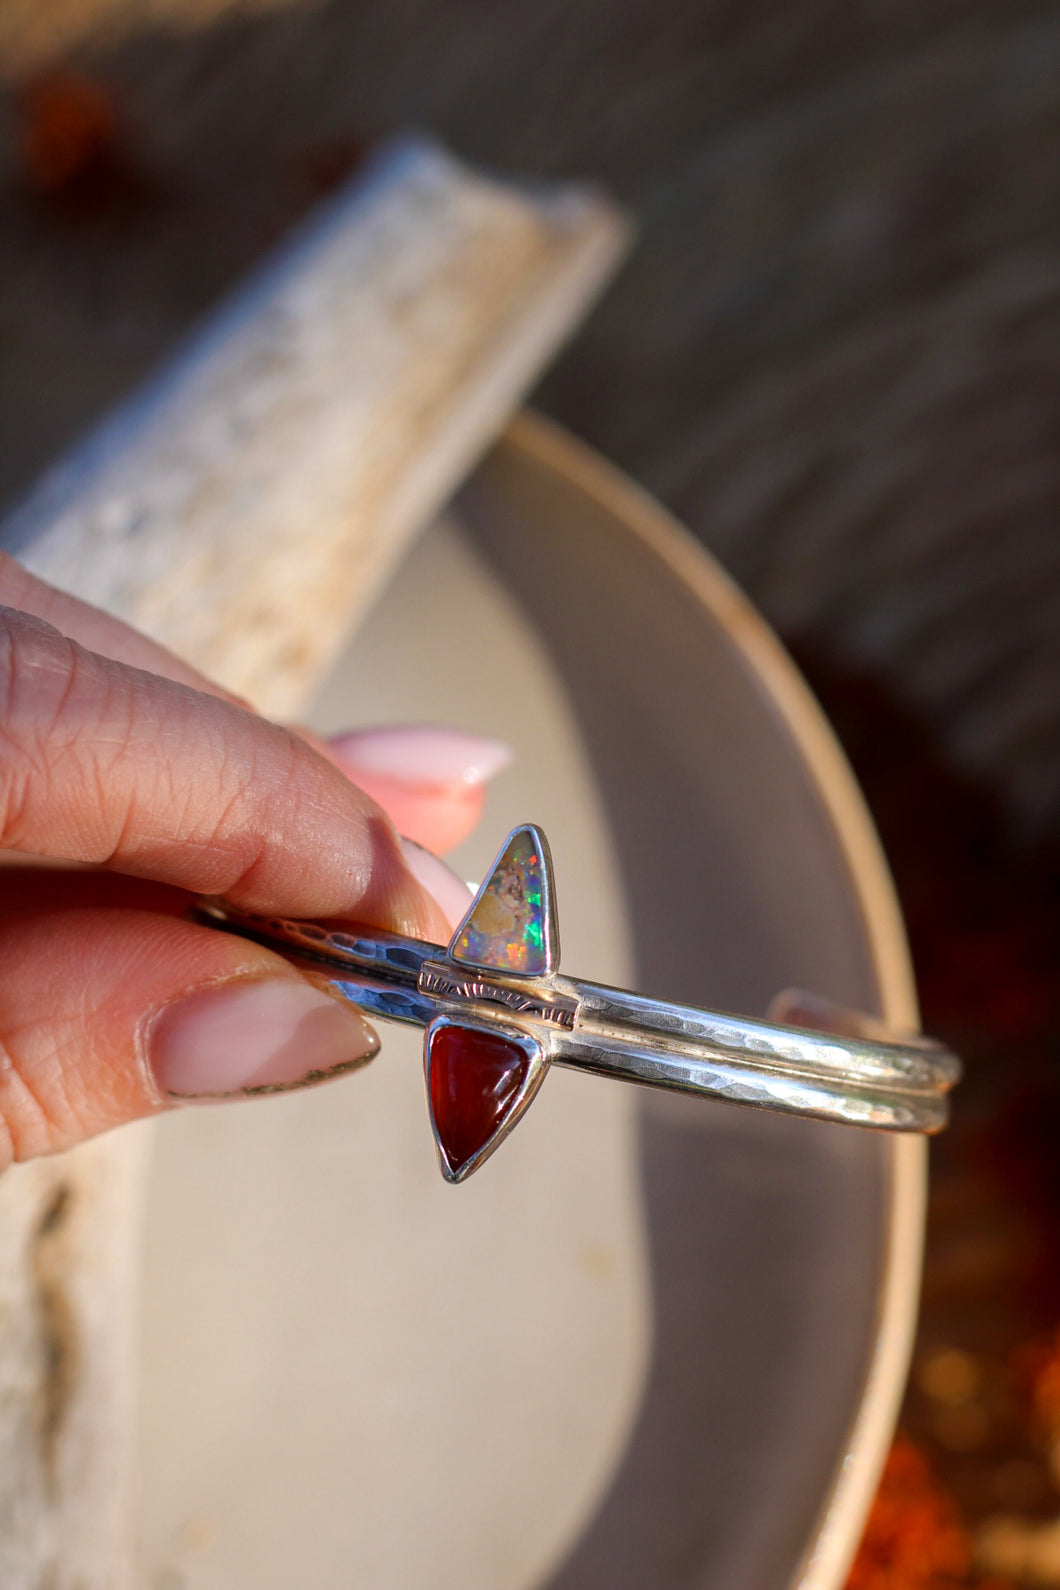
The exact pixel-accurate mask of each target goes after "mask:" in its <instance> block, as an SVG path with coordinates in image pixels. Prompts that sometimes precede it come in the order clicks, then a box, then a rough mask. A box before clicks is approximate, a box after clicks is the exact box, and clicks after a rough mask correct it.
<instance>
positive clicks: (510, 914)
mask: <svg viewBox="0 0 1060 1590" xmlns="http://www.w3.org/2000/svg"><path fill="white" fill-rule="evenodd" d="M449 955H450V957H451V958H452V959H453V960H454V961H460V962H461V963H462V964H463V965H465V966H478V967H481V968H482V969H483V970H486V971H494V972H507V973H508V974H509V976H512V977H542V976H544V975H546V974H547V973H548V972H552V971H555V969H556V966H557V964H558V962H559V929H558V927H557V924H556V918H555V907H554V905H553V889H552V857H551V856H550V855H549V850H548V841H547V840H546V838H545V836H544V834H543V833H542V832H541V830H540V828H537V827H535V826H534V824H533V823H526V824H524V825H523V826H522V827H521V828H514V829H513V830H512V832H511V833H510V834H509V835H508V838H507V839H506V840H505V842H504V848H503V849H502V851H501V853H500V855H499V856H498V857H497V860H496V861H495V862H494V864H493V870H492V872H491V873H490V875H489V877H488V878H487V879H486V881H485V883H484V884H483V885H482V887H481V889H480V890H479V892H478V894H476V896H475V898H474V900H473V901H472V902H471V907H470V909H469V911H468V913H467V915H466V916H465V918H464V920H463V921H462V922H461V924H460V926H459V927H458V928H457V930H456V932H455V933H454V934H453V938H452V942H451V943H450V945H449Z"/></svg>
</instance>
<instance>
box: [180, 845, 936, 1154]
mask: <svg viewBox="0 0 1060 1590" xmlns="http://www.w3.org/2000/svg"><path fill="white" fill-rule="evenodd" d="M198 914H199V916H200V918H201V919H202V920H204V921H206V922H209V923H210V924H212V925H213V926H216V927H220V928H224V929H225V930H227V931H229V932H232V933H238V934H242V935H243V936H245V937H248V938H252V939H255V940H257V941H259V942H260V943H263V944H266V945H268V946H270V947H271V948H274V949H277V950H279V951H280V952H281V953H282V954H284V955H285V956H286V957H287V958H288V959H290V960H292V961H294V962H295V963H296V964H300V965H302V966H304V967H305V969H306V970H312V971H313V972H314V974H315V975H316V976H317V977H318V978H319V977H323V978H325V979H326V980H327V981H328V983H329V984H330V985H331V987H332V988H333V989H334V990H335V991H336V992H338V993H340V994H342V996H343V997H344V998H346V999H348V1000H350V1002H351V1003H352V1004H354V1005H356V1006H357V1007H358V1009H360V1010H363V1011H365V1012H367V1013H368V1014H369V1015H371V1016H377V1017H384V1018H385V1019H387V1020H389V1021H404V1022H412V1023H414V1024H416V1025H418V1026H423V1027H426V1029H427V1032H426V1042H425V1047H424V1057H425V1059H424V1063H425V1069H426V1080H427V1101H428V1108H429V1111H430V1117H431V1126H432V1129H433V1131H434V1138H435V1142H436V1144H437V1146H438V1156H439V1160H440V1162H441V1169H442V1174H443V1175H444V1176H445V1178H446V1180H447V1181H452V1182H459V1181H463V1180H464V1179H465V1178H466V1177H468V1176H470V1175H471V1173H472V1172H473V1171H475V1170H477V1169H478V1167H479V1166H480V1165H481V1164H482V1163H483V1161H484V1160H486V1159H487V1158H488V1157H489V1155H490V1154H492V1152H493V1150H494V1149H495V1148H496V1147H497V1146H498V1145H499V1144H500V1143H501V1142H502V1141H503V1139H504V1138H505V1137H506V1136H507V1134H508V1133H509V1132H510V1131H511V1129H512V1127H513V1126H514V1125H515V1123H516V1121H517V1120H518V1119H519V1118H520V1116H521V1115H522V1114H523V1111H524V1110H525V1109H526V1108H527V1106H528V1105H529V1103H530V1101H531V1100H532V1099H533V1097H534V1095H535V1094H536V1092H537V1090H538V1088H539V1087H540V1085H541V1083H542V1081H543V1080H544V1077H545V1073H546V1071H547V1070H548V1068H549V1066H550V1065H564V1066H573V1067H575V1068H576V1069H577V1070H580V1071H595V1072H601V1073H603V1074H604V1075H606V1076H611V1077H622V1078H624V1079H625V1080H626V1081H629V1082H640V1083H644V1084H646V1085H647V1086H649V1087H658V1088H669V1089H672V1090H674V1091H676V1092H679V1093H694V1094H701V1095H703V1096H704V1097H708V1098H716V1099H723V1100H726V1101H727V1102H728V1103H731V1104H746V1105H750V1106H753V1107H756V1108H761V1109H769V1110H781V1111H785V1112H787V1113H791V1114H798V1115H810V1116H816V1117H817V1118H819V1119H821V1120H826V1121H841V1122H846V1123H847V1124H849V1125H854V1126H869V1127H878V1128H882V1129H884V1130H887V1131H896V1132H937V1131H939V1130H940V1129H941V1128H942V1127H943V1126H945V1124H946V1120H947V1114H948V1105H947V1100H946V1094H947V1093H948V1091H949V1089H950V1088H951V1087H952V1086H953V1084H954V1083H955V1082H956V1081H957V1079H958V1077H959V1076H960V1063H959V1061H958V1060H957V1059H956V1058H955V1056H953V1055H952V1054H950V1053H949V1052H948V1051H947V1050H946V1049H944V1048H942V1047H941V1045H939V1044H936V1043H933V1042H931V1041H930V1040H928V1039H925V1038H921V1037H919V1036H916V1035H909V1036H906V1035H897V1034H893V1033H890V1032H888V1031H887V1030H886V1029H884V1028H883V1027H882V1026H881V1025H880V1024H879V1023H878V1022H876V1021H874V1020H873V1019H871V1018H869V1017H863V1016H860V1015H857V1014H855V1013H851V1012H837V1011H836V1010H835V1009H834V1008H832V1007H827V1016H826V1017H825V1018H824V1019H826V1020H827V1021H828V1022H829V1024H830V1026H831V1027H832V1028H833V1029H834V1028H835V1027H836V1026H838V1027H839V1028H840V1029H841V1031H840V1032H839V1033H838V1034H837V1032H836V1031H835V1030H829V1031H824V1030H820V1029H821V1028H822V1027H823V1025H824V1019H819V1018H818V1017H817V1016H816V1015H815V1014H814V1010H813V1003H814V1002H813V1001H812V1000H810V998H809V996H802V997H800V998H799V999H798V1002H797V1004H789V1008H792V1009H796V1010H798V1011H800V1015H799V1018H798V1019H805V1020H809V1021H811V1022H812V1023H813V1027H812V1028H811V1027H809V1026H789V1025H783V1024H777V1023H774V1022H772V1021H755V1020H751V1019H749V1018H747V1017H743V1016H729V1015H721V1014H717V1013H715V1012H713V1011H707V1010H697V1009H695V1008H693V1007H691V1006H686V1005H675V1004H669V1003H667V1002H666V1001H663V1000H657V999H648V998H645V997H644V996H643V995H641V994H633V993H628V992H626V991H624V990H622V989H616V988H608V987H605V986H604V985H602V984H598V983H588V982H582V981H580V980H578V979H576V978H573V977H563V976H561V975H560V973H559V971H558V966H559V928H558V924H557V918H556V908H555V890H554V885H553V879H552V860H551V856H550V854H549V848H548V842H547V840H546V839H545V836H544V834H543V833H542V832H541V830H540V829H539V828H537V827H536V826H534V825H533V824H531V823H527V824H525V825H523V826H521V827H519V828H515V829H513V830H512V832H511V833H510V834H509V836H508V838H507V839H506V840H505V843H504V845H503V847H502V849H501V851H500V854H499V855H498V857H497V859H496V861H495V863H494V865H493V868H492V870H491V872H490V874H489V876H488V877H487V878H486V881H485V882H484V883H483V885H482V887H481V888H480V889H479V891H478V893H477V894H476V896H475V898H474V900H473V901H472V902H471V905H470V906H469V908H468V911H467V914H466V916H465V917H464V919H463V921H462V922H461V923H460V926H459V927H458V928H457V930H456V932H455V933H454V934H453V937H452V939H451V940H450V942H449V945H448V948H446V949H443V948H442V947H441V945H438V944H427V943H424V942H422V941H421V940H418V939H409V938H402V937H400V936H398V935H397V934H393V933H386V932H382V931H380V930H378V929H371V930H368V929H365V930H361V929H359V928H355V927H350V928H342V929H331V928H327V927H323V926H321V925H320V924H318V923H314V922H288V921H283V920H280V919H277V918H271V917H269V918H265V917H257V916H248V915H244V914H241V913H239V912H236V911H233V910H232V909H231V908H230V907H229V906H227V905H224V904H223V903H219V902H215V901H204V902H202V904H201V905H200V907H199V909H198ZM821 1008H822V1009H824V1008H825V1007H824V1002H821ZM807 1011H808V1012H809V1014H808V1015H807V1014H805V1013H806V1012H807ZM837 1018H838V1019H837ZM815 1029H816V1030H815Z"/></svg>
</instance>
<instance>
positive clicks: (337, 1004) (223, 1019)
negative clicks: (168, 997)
mask: <svg viewBox="0 0 1060 1590" xmlns="http://www.w3.org/2000/svg"><path fill="white" fill-rule="evenodd" d="M378 1050H379V1039H378V1038H377V1036H376V1034H375V1033H374V1032H373V1031H372V1029H371V1027H369V1026H368V1023H367V1022H365V1021H363V1020H362V1019H361V1017H360V1015H359V1014H358V1013H357V1011H356V1010H354V1008H353V1007H352V1005H347V1004H345V1003H343V1001H342V1000H339V999H336V998H334V997H333V996H332V995H331V994H326V993H324V992H323V990H322V989H319V988H314V986H313V984H312V983H309V982H303V981H301V980H300V979H295V978H293V977H291V978H288V977H263V978H254V979H250V978H247V979H246V980H244V981H241V982H234V983H225V984H222V985H221V986H219V987H213V988H203V989H199V990H198V992H196V993H194V994H189V995H188V996H187V997H186V998H185V999H182V1000H178V1001H177V1003H176V1004H174V1005H170V1006H168V1007H167V1008H166V1009H165V1010H163V1011H162V1012H161V1014H160V1015H158V1016H156V1017H155V1018H154V1020H153V1022H152V1023H151V1026H150V1028H149V1029H148V1033H147V1056H148V1060H149V1062H150V1065H151V1069H152V1071H153V1072H154V1075H155V1078H156V1080H157V1082H158V1085H159V1087H160V1088H161V1089H162V1091H163V1092H164V1093H168V1094H169V1095H170V1097H171V1098H176V1099H209V1098H231V1097H238V1096H240V1095H244V1094H257V1093H282V1092H284V1091H286V1090H287V1089H288V1088H298V1087H306V1086H307V1085H308V1084H309V1083H311V1082H322V1081H323V1080H324V1079H325V1078H326V1077H331V1076H336V1075H337V1074H338V1073H339V1072H341V1071H351V1070H353V1069H355V1068H356V1067H357V1066H361V1065H364V1064H365V1062H366V1061H368V1060H370V1059H371V1058H372V1056H373V1055H374V1054H376V1053H377V1052H378Z"/></svg>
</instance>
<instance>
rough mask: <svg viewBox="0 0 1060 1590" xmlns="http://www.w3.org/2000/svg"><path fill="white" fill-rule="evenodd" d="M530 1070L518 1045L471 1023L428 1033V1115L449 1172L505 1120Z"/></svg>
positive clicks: (463, 1162)
mask: <svg viewBox="0 0 1060 1590" xmlns="http://www.w3.org/2000/svg"><path fill="white" fill-rule="evenodd" d="M529 1071H530V1057H529V1055H528V1054H527V1053H526V1051H525V1049H524V1048H523V1047H522V1045H521V1044H517V1043H513V1042H512V1041H511V1040H510V1039H508V1038H503V1037H501V1036H500V1035H499V1034H497V1033H487V1032H479V1031H477V1030H476V1029H475V1028H473V1027H459V1026H455V1025H453V1026H446V1027H439V1028H437V1029H436V1030H435V1031H434V1032H432V1033H431V1035H430V1039H429V1048H428V1051H427V1080H428V1087H429V1089H430V1095H431V1114H432V1116H433V1117H434V1130H435V1134H436V1136H437V1138H438V1146H439V1147H440V1148H441V1151H442V1154H443V1156H444V1158H445V1162H446V1165H447V1166H448V1168H449V1171H450V1173H451V1174H452V1175H454V1176H456V1175H459V1173H460V1171H461V1170H463V1168H464V1166H465V1165H466V1164H467V1163H468V1161H469V1160H470V1159H472V1158H473V1157H474V1156H475V1155H476V1154H477V1153H478V1151H479V1149H480V1148H484V1147H485V1146H486V1144H487V1143H488V1142H490V1141H491V1139H492V1138H493V1137H495V1136H496V1134H497V1132H498V1131H499V1130H500V1128H501V1127H502V1126H503V1125H504V1120H505V1117H506V1116H507V1115H508V1114H509V1112H510V1111H511V1109H512V1107H513V1105H514V1104H515V1102H516V1100H517V1099H518V1097H519V1093H520V1091H521V1089H522V1087H523V1084H524V1083H525V1081H526V1079H527V1076H528V1075H529Z"/></svg>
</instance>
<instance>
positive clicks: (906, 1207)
mask: <svg viewBox="0 0 1060 1590" xmlns="http://www.w3.org/2000/svg"><path fill="white" fill-rule="evenodd" d="M498 446H499V447H500V448H502V449H503V448H505V447H510V448H512V449H513V450H514V451H515V452H517V453H521V454H523V455H524V456H526V457H529V458H530V459H532V460H533V461H534V462H535V463H537V464H539V465H541V466H542V467H544V468H545V469H547V470H549V471H551V472H552V473H555V474H557V475H560V476H562V477H564V478H565V479H566V480H568V481H570V482H571V484H572V485H574V486H575V487H576V488H577V489H578V490H579V491H581V492H582V493H584V494H585V495H586V496H587V497H589V498H591V499H592V500H594V501H595V502H596V503H598V504H599V505H600V507H601V508H603V509H604V510H605V511H606V512H608V513H610V514H612V515H613V516H615V517H616V518H619V519H621V520H622V522H623V524H624V525H625V526H626V527H627V528H628V529H629V530H630V531H631V532H632V533H633V534H634V535H636V536H637V537H638V538H639V539H640V540H642V541H643V542H644V543H645V544H646V545H647V546H648V548H649V549H650V550H651V551H652V552H654V553H655V555H656V556H657V557H659V558H660V559H661V560H662V561H663V562H664V563H665V564H666V565H667V566H668V567H669V568H670V569H671V571H672V572H673V573H674V574H675V575H676V577H677V578H678V579H680V580H681V582H682V583H683V584H684V585H685V586H686V588H687V589H688V590H689V591H690V592H691V594H692V595H693V597H694V598H695V599H696V600H697V601H698V602H699V603H700V604H701V605H702V607H703V608H704V610H705V611H706V612H707V613H708V614H709V616H710V618H711V620H712V621H713V622H714V623H715V624H717V625H718V626H720V627H721V629H722V630H723V631H724V632H725V634H726V635H727V636H728V638H729V640H730V641H731V642H732V644H733V646H734V647H736V648H737V650H738V651H739V652H740V653H741V655H742V656H743V658H744V661H745V662H746V664H747V665H748V667H749V668H750V669H751V670H752V672H753V673H754V675H755V676H756V678H757V681H758V683H759V685H760V687H761V690H762V692H763V694H764V695H765V696H766V697H767V698H768V699H769V700H770V701H771V702H772V703H773V705H774V707H775V708H776V710H777V712H778V713H779V715H780V716H781V718H782V719H783V721H784V724H785V725H786V727H787V729H788V732H789V733H790V734H791V736H792V738H793V740H794V741H795V745H796V748H797V750H798V751H799V752H800V753H801V755H802V758H803V761H804V763H805V766H806V768H807V771H808V773H809V774H810V776H811V778H812V780H813V783H814V786H815V788H816V790H817V793H818V795H819V797H820V800H821V803H822V805H823V807H824V809H825V811H826V812H827V814H828V816H829V818H830V820H831V822H832V825H833V827H834V830H835V833H836V837H837V840H838V842H839V846H840V850H841V852H842V854H843V856H844V859H845V860H846V863H847V867H848V870H849V873H850V877H851V881H852V883H853V886H854V890H855V894H856V896H857V900H858V904H859V906H860V910H861V916H862V921H863V925H864V930H865V936H866V941H867V945H868V950H869V955H870V958H871V962H872V966H873V969H874V971H875V974H876V978H877V981H878V985H879V991H880V1002H881V1006H882V1015H883V1017H884V1019H885V1020H887V1021H889V1022H891V1023H893V1024H894V1025H895V1026H896V1027H902V1028H907V1029H914V1030H915V1029H916V1028H917V1027H918V1026H919V1013H918V1009H917V1000H916V989H915V983H914V979H913V972H912V965H911V961H910V957H909V948H908V942H907V939H906V934H905V927H904V923H903V921H902V916H901V911H900V908H899V904H898V897H897V894H896V892H895V887H894V883H893V880H892V878H891V874H890V870H889V868H888V866H887V862H886V859H885V856H884V852H883V848H882V846H881V844H880V840H879V837H878V835H877V833H876V829H875V827H874V825H873V822H872V818H871V817H870V815H869V811H868V808H867V806H866V804H865V799H864V796H863V795H862V793H861V790H860V788H859V786H858V784H857V781H856V779H855V777H854V773H853V770H852V769H851V767H850V764H849V762H848V761H847V758H846V755H845V753H844V752H843V750H842V748H841V747H840V745H839V742H838V740H837V739H836V736H835V733H834V731H833V729H832V727H831V725H830V724H829V722H828V720H827V718H826V717H825V715H824V713H823V711H822V709H821V707H820V706H819V704H818V702H817V700H816V698H815V697H814V696H813V694H812V692H811V691H810V688H809V686H808V685H807V683H806V681H805V680H804V679H803V677H802V675H801V674H800V673H799V671H798V669H797V668H796V666H795V663H794V662H793V661H792V659H791V657H790V656H789V654H788V652H787V651H786V650H785V648H784V647H783V645H782V644H781V642H780V640H779V639H778V637H777V636H776V634H775V633H774V632H773V630H772V629H771V628H770V626H769V625H768V623H767V622H766V620H765V619H764V618H763V617H762V615H761V614H760V613H759V612H758V610H757V608H755V607H754V606H753V605H752V603H751V602H750V600H749V599H748V598H747V597H746V596H745V595H744V593H743V592H742V591H741V590H740V588H739V587H738V586H737V585H736V583H735V582H734V581H733V579H732V578H731V577H730V576H729V575H728V574H727V573H726V572H725V571H724V569H723V568H722V567H721V565H720V564H719V563H718V562H717V561H716V560H715V559H714V558H713V557H712V555H711V554H710V553H709V552H708V551H707V550H706V549H705V548H704V547H703V545H702V544H701V543H700V542H699V541H698V540H696V538H695V537H694V536H693V535H692V533H691V531H690V530H688V529H687V528H686V527H685V526H684V525H683V524H682V523H681V522H680V520H678V519H676V518H675V517H674V516H673V515H672V514H671V513H670V512H669V511H668V510H667V509H665V508H663V507H662V506H661V505H660V504H659V503H658V502H656V501H655V499H654V498H653V497H651V496H650V495H649V494H648V493H647V492H646V491H644V490H643V489H642V488H640V487H639V486H637V485H636V484H634V482H633V481H631V480H630V479H629V478H628V476H626V475H625V474H623V472H622V471H621V470H619V469H618V468H617V467H616V466H615V465H613V464H611V463H609V462H608V461H607V460H606V459H604V458H603V457H602V456H601V455H600V454H598V453H597V452H595V451H594V450H593V449H592V448H591V447H590V446H588V444H586V443H584V442H582V441H580V440H578V439H577V438H575V437H574V436H572V435H571V434H570V433H569V432H568V431H566V430H565V429H564V428H563V427H562V426H560V425H558V424H557V423H555V422H554V421H552V420H550V419H547V418H545V417H544V416H543V415H541V414H539V413H537V412H535V411H531V410H524V411H522V412H521V413H519V414H518V415H517V416H516V417H515V418H514V419H513V420H512V421H511V422H510V424H509V425H508V427H507V428H506V430H505V432H504V433H503V435H502V437H501V438H500V441H499V443H498ZM887 1150H888V1153H887V1165H888V1173H889V1175H888V1180H889V1186H888V1192H887V1203H886V1209H887V1218H886V1226H887V1229H886V1232H885V1234H884V1236H885V1242H884V1263H883V1267H882V1276H881V1281H880V1288H879V1295H878V1298H877V1303H876V1319H875V1329H874V1332H873V1345H872V1348H871V1350H870V1354H869V1358H868V1364H867V1368H866V1373H865V1380H864V1386H863V1391H862V1397H861V1402H860V1404H859V1406H858V1408H857V1410H856V1412H855V1414H854V1416H853V1418H852V1420H851V1423H850V1426H849V1428H848V1431H847V1437H846V1441H845V1443H844V1455H843V1457H842V1458H841V1460H840V1462H839V1463H838V1465H837V1469H836V1472H835V1474H834V1475H833V1478H832V1482H831V1485H830V1487H829V1489H828V1492H827V1494H826V1496H825V1497H824V1499H823V1501H822V1504H821V1507H820V1510H819V1512H818V1515H817V1522H816V1525H815V1527H814V1529H813V1530H812V1531H811V1537H810V1539H809V1541H808V1543H807V1545H806V1547H805V1549H804V1551H803V1553H802V1556H801V1557H800V1559H799V1561H798V1563H797V1565H796V1568H795V1571H794V1573H793V1575H792V1577H791V1580H790V1581H789V1583H790V1586H791V1587H792V1590H794V1587H795V1586H797V1587H798V1590H837V1587H838V1586H840V1585H841V1584H842V1582H843V1580H844V1577H845V1575H846V1573H847V1570H848V1569H849V1567H850V1563H851V1561H852V1560H853V1557H854V1554H855V1552H856V1551H857V1548H858V1545H859V1544H860V1540H861V1535H862V1531H863V1528H864V1524H865V1520H866V1518H867V1515H868V1512H869V1509H870V1507H871V1505H872V1501H873V1498H874V1496H875V1493H876V1488H877V1486H878V1484H879V1478H880V1474H881V1472H882V1469H883V1465H884V1461H885V1459H886V1456H887V1453H888V1450H889V1448H890V1443H891V1438H892V1435H893V1433H894V1428H895V1425H896V1422H897V1417H898V1410H899V1406H900V1403H901V1399H902V1394H903V1392H904V1389H905V1382H906V1377H907V1374H908V1370H909V1362H910V1358H911V1355H912V1348H913V1339H914V1334H915V1329H916V1321H917V1314H918V1305H919V1287H920V1271H921V1259H922V1251H923V1230H924V1215H925V1205H926V1188H927V1147H926V1143H925V1141H924V1139H923V1138H921V1137H914V1136H908V1137H906V1136H898V1135H896V1136H893V1137H889V1138H888V1139H887Z"/></svg>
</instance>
